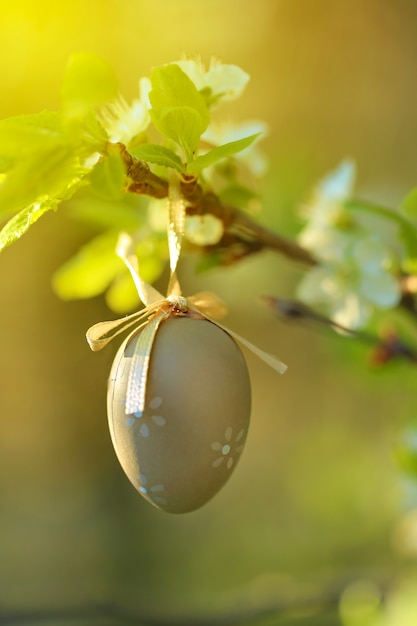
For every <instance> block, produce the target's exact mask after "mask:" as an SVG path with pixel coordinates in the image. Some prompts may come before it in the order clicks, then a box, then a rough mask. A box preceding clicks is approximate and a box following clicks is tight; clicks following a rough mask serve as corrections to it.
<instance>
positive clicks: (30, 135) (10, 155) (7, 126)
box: [0, 111, 62, 171]
mask: <svg viewBox="0 0 417 626" xmlns="http://www.w3.org/2000/svg"><path fill="white" fill-rule="evenodd" d="M61 137H62V136H61V116H60V114H59V113H56V112H54V111H42V112H41V113H38V114H35V115H19V116H16V117H9V118H6V119H3V120H0V171H5V170H7V169H9V168H10V167H12V166H13V165H15V163H16V162H17V161H18V160H20V159H22V156H23V157H27V156H29V155H33V154H35V153H36V152H39V151H41V150H47V149H51V148H53V147H55V146H58V145H59V144H60V141H61Z"/></svg>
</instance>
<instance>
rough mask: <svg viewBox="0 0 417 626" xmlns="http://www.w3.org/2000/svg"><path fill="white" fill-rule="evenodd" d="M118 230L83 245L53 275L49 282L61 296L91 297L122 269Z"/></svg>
mask: <svg viewBox="0 0 417 626" xmlns="http://www.w3.org/2000/svg"><path fill="white" fill-rule="evenodd" d="M118 237H119V231H110V232H106V233H104V235H99V236H98V237H96V238H94V239H92V240H91V241H90V242H89V243H87V244H86V245H85V246H83V247H82V248H81V249H80V250H79V251H78V252H77V253H76V254H75V256H73V257H72V258H71V259H70V260H69V261H67V262H66V263H65V264H64V265H62V266H61V267H60V268H59V269H58V271H57V272H55V274H54V276H53V277H52V286H53V288H54V290H55V292H56V293H57V295H58V296H59V297H60V298H62V299H63V300H72V299H80V298H92V297H93V296H97V295H98V294H100V293H102V292H103V291H104V290H105V289H107V287H108V286H109V285H110V283H111V282H112V280H113V279H114V278H115V276H116V275H117V274H118V273H119V272H120V271H121V270H122V268H123V266H122V262H121V260H120V259H119V257H118V256H117V255H116V244H117V240H118Z"/></svg>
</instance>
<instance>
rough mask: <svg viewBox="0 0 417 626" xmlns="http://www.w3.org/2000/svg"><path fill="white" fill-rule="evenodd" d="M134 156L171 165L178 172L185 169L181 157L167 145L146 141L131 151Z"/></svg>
mask: <svg viewBox="0 0 417 626" xmlns="http://www.w3.org/2000/svg"><path fill="white" fill-rule="evenodd" d="M130 152H131V154H132V155H133V156H135V157H136V158H138V159H140V160H141V161H146V162H147V163H154V164H155V165H163V166H164V167H170V168H172V169H174V170H177V171H178V172H183V171H184V166H183V164H182V161H181V159H180V157H179V156H178V155H177V154H175V152H173V150H170V149H169V148H166V147H165V146H160V145H158V144H155V143H145V144H142V145H141V146H137V147H136V148H133V150H131V151H130Z"/></svg>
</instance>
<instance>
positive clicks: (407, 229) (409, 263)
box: [400, 224, 417, 274]
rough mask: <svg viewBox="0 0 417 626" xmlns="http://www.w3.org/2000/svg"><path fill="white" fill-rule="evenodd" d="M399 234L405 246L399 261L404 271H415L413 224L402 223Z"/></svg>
mask: <svg viewBox="0 0 417 626" xmlns="http://www.w3.org/2000/svg"><path fill="white" fill-rule="evenodd" d="M400 236H401V239H402V242H403V244H404V248H405V255H404V258H403V261H402V263H401V266H402V269H403V270H404V271H405V272H406V273H410V274H416V273H417V231H416V229H415V228H414V226H413V225H408V224H403V225H402V226H401V228H400Z"/></svg>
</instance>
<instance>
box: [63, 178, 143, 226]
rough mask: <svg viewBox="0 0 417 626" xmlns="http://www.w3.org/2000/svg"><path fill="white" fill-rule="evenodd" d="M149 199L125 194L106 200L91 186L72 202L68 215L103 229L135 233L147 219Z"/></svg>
mask: <svg viewBox="0 0 417 626" xmlns="http://www.w3.org/2000/svg"><path fill="white" fill-rule="evenodd" d="M148 202H149V200H148V198H147V197H145V196H141V195H138V194H135V193H123V194H122V195H121V196H120V198H118V199H117V200H116V199H112V198H105V197H103V196H102V195H100V194H97V193H95V191H94V189H93V188H92V187H91V186H89V187H86V188H84V189H81V190H80V192H79V193H77V195H76V196H74V198H73V199H72V200H71V203H70V205H69V206H68V214H69V215H70V216H71V217H73V218H75V219H78V220H83V221H84V222H88V223H90V224H94V225H95V226H99V227H101V228H102V229H103V228H106V229H110V228H111V229H118V230H127V231H134V230H137V229H138V228H140V227H141V226H143V224H144V222H145V219H146V215H147V213H146V209H147V206H148Z"/></svg>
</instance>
